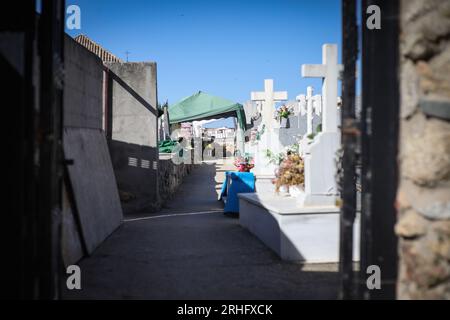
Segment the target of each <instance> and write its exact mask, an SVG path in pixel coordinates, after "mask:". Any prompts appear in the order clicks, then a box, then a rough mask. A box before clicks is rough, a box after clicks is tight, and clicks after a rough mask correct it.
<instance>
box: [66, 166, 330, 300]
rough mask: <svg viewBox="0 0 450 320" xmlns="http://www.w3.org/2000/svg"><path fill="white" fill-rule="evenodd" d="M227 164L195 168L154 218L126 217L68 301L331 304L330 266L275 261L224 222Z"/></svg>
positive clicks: (88, 262) (88, 263)
mask: <svg viewBox="0 0 450 320" xmlns="http://www.w3.org/2000/svg"><path fill="white" fill-rule="evenodd" d="M229 168H231V167H230V166H229V165H220V164H214V163H211V164H204V165H202V166H201V167H199V168H196V169H195V170H194V171H193V172H192V173H191V175H189V176H188V177H187V178H186V179H185V182H184V183H183V185H182V186H181V187H180V190H179V192H178V193H177V195H176V197H175V198H174V199H173V200H172V201H171V203H170V204H169V205H168V206H167V207H166V208H165V209H164V210H163V211H162V212H160V213H158V214H151V215H141V216H140V217H127V222H125V223H124V224H123V225H122V226H121V227H120V228H119V229H118V230H117V231H116V232H115V233H113V234H112V235H111V236H110V237H109V238H108V239H107V240H106V241H105V242H104V243H103V244H102V245H101V246H100V247H99V248H98V249H97V250H96V252H95V253H94V254H93V255H92V256H91V257H89V258H86V259H84V260H83V261H81V262H80V267H81V270H82V290H81V291H68V292H64V294H63V296H64V297H65V298H68V299H80V298H82V299H105V298H107V299H335V298H336V295H337V289H336V288H337V283H338V278H337V273H336V269H337V266H336V265H306V266H302V265H299V264H294V263H288V262H284V261H281V260H280V259H279V258H278V257H277V256H276V255H275V254H274V253H273V252H272V251H270V250H269V249H268V248H267V247H266V246H265V245H263V244H262V243H261V242H260V241H259V240H258V239H257V238H255V237H254V236H253V235H251V234H250V233H249V232H247V230H245V229H243V228H242V227H241V226H240V225H239V221H238V220H237V219H233V218H229V217H226V216H224V215H223V214H222V213H221V212H220V210H221V208H222V205H221V204H220V202H218V201H217V194H218V191H219V190H220V185H221V182H222V181H223V176H224V171H226V170H227V169H229Z"/></svg>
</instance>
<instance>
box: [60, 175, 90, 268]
mask: <svg viewBox="0 0 450 320" xmlns="http://www.w3.org/2000/svg"><path fill="white" fill-rule="evenodd" d="M62 203H63V206H62V245H61V247H62V248H61V249H62V257H63V262H64V266H66V267H67V266H69V265H72V264H76V263H77V262H78V261H79V260H80V259H81V258H83V256H84V255H85V252H84V248H83V243H82V238H81V235H80V226H79V224H78V221H77V219H76V218H75V215H76V210H74V207H75V204H74V203H72V201H71V200H70V196H69V192H68V191H67V186H66V184H65V183H64V187H63V201H62Z"/></svg>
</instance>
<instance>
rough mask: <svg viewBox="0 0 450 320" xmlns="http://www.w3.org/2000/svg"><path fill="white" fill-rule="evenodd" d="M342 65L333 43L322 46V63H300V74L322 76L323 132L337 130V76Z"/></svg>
mask: <svg viewBox="0 0 450 320" xmlns="http://www.w3.org/2000/svg"><path fill="white" fill-rule="evenodd" d="M342 70H343V67H342V65H340V64H338V50H337V45H335V44H324V45H323V46H322V64H304V65H302V76H303V77H305V78H323V83H322V99H323V109H324V110H323V117H322V130H323V132H337V130H338V119H337V118H338V114H337V109H336V106H337V89H338V78H339V76H340V73H341V72H342Z"/></svg>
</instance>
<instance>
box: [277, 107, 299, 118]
mask: <svg viewBox="0 0 450 320" xmlns="http://www.w3.org/2000/svg"><path fill="white" fill-rule="evenodd" d="M293 113H294V110H293V109H292V108H289V107H288V106H286V105H282V106H281V107H279V108H278V109H277V112H276V113H275V118H276V119H278V120H281V119H287V118H289V116H290V115H292V114H293Z"/></svg>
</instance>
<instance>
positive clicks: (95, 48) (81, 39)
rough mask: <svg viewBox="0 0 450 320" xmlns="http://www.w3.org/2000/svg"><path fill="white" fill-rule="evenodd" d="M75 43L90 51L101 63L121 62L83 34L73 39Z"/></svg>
mask: <svg viewBox="0 0 450 320" xmlns="http://www.w3.org/2000/svg"><path fill="white" fill-rule="evenodd" d="M75 41H76V42H78V43H79V44H81V45H82V46H83V47H85V48H86V49H88V50H89V51H91V52H92V53H93V54H95V55H96V56H98V57H99V58H100V59H102V60H103V62H123V60H122V59H120V58H118V57H116V56H115V55H113V54H112V53H111V52H109V51H108V50H106V49H104V48H103V47H102V46H100V45H99V44H97V43H95V42H94V41H92V40H91V39H89V38H88V37H87V36H85V35H84V34H80V35H79V36H76V37H75Z"/></svg>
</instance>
